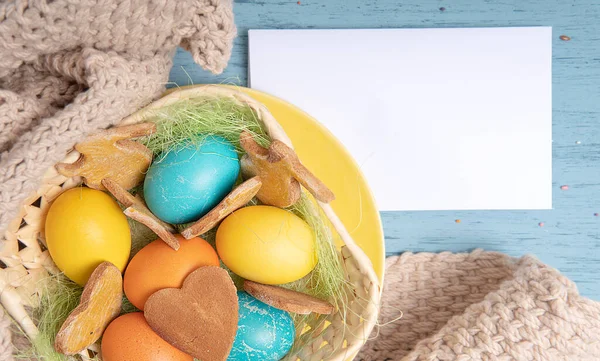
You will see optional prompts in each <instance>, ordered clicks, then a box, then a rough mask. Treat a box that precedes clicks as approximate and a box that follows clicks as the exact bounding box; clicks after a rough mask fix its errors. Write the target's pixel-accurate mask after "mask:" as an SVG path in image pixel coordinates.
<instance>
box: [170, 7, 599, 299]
mask: <svg viewBox="0 0 600 361" xmlns="http://www.w3.org/2000/svg"><path fill="white" fill-rule="evenodd" d="M441 7H444V8H445V10H444V11H441V10H440V8H441ZM235 14H236V23H237V25H238V30H239V34H240V35H239V37H238V38H237V39H236V41H235V46H234V50H233V56H232V59H231V61H230V63H229V66H228V68H227V69H226V70H225V72H224V73H223V74H221V75H219V76H213V75H211V74H210V73H207V72H205V71H203V70H202V69H200V67H198V66H197V65H195V64H194V63H193V60H192V58H191V56H190V55H189V54H187V53H186V52H185V51H183V50H181V49H180V50H179V51H178V52H177V55H176V57H175V65H174V67H173V70H172V71H171V81H173V82H174V83H177V84H179V85H185V84H188V83H189V82H193V83H196V84H200V83H222V82H225V83H233V84H239V85H245V84H246V76H247V41H248V38H247V30H248V29H266V28H291V29H309V28H415V27H419V28H422V27H480V26H530V25H544V26H553V27H554V35H553V38H554V40H553V54H554V55H553V103H554V104H553V108H554V111H553V127H554V129H553V138H554V146H553V157H554V161H553V168H554V170H553V180H554V195H553V203H554V208H555V209H554V210H551V211H531V212H526V211H476V212H467V211H461V212H452V211H445V212H384V213H382V218H383V223H384V229H385V234H386V247H387V251H388V253H389V254H393V253H398V252H403V251H407V250H409V251H413V252H418V251H428V252H438V251H446V250H448V251H453V252H464V251H469V250H471V249H473V248H484V249H487V250H495V251H501V252H506V253H508V254H511V255H514V256H521V255H523V254H527V253H530V254H535V255H536V256H537V257H539V258H540V259H541V260H542V261H543V262H545V263H547V264H549V265H551V266H553V267H556V268H558V269H559V270H561V271H562V272H563V273H564V274H565V275H567V276H568V277H570V278H571V279H573V280H575V281H576V282H577V284H578V286H579V289H580V291H581V293H582V294H583V295H585V296H589V297H592V298H594V299H597V300H600V282H599V281H600V217H597V216H594V213H595V212H600V66H599V65H600V2H598V1H596V0H578V1H565V0H531V1H520V0H513V1H510V0H504V1H492V0H485V1H467V0H454V1H451V0H405V1H397V0H378V1H362V0H320V1H316V0H301V4H300V5H298V4H297V1H295V0H294V1H292V0H290V1H283V0H260V1H258V0H256V1H254V0H244V1H236V3H235ZM563 34H565V35H568V36H570V37H571V40H570V41H562V40H560V39H559V36H560V35H563ZM348 76H349V77H351V76H352V74H348ZM188 77H189V78H188ZM578 141H579V142H581V144H577V142H578ZM400 166H401V165H400ZM563 184H567V185H569V190H566V191H562V190H560V186H561V185H563ZM518 186H519V184H517V183H515V184H507V185H506V187H518ZM455 219H460V220H461V222H460V223H456V222H455ZM539 222H544V226H543V227H539V226H538V223H539Z"/></svg>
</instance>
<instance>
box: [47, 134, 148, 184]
mask: <svg viewBox="0 0 600 361" xmlns="http://www.w3.org/2000/svg"><path fill="white" fill-rule="evenodd" d="M155 131H156V125H155V124H153V123H139V124H135V125H127V126H123V127H117V128H111V129H108V130H104V131H101V132H99V133H97V134H94V135H92V136H90V137H87V138H86V139H85V140H84V141H83V142H81V143H78V144H77V145H75V150H77V151H78V152H79V153H81V155H80V157H79V159H77V161H75V163H72V164H68V163H59V164H57V165H56V169H57V170H58V172H59V173H61V174H62V175H64V176H66V177H73V176H81V177H83V179H84V182H85V184H86V185H87V186H88V187H90V188H94V189H98V190H104V187H103V186H102V184H101V182H102V180H103V179H104V178H110V179H112V180H113V181H115V182H116V183H117V184H119V185H120V186H121V187H123V188H125V189H131V188H133V187H135V186H136V185H138V184H140V183H141V182H142V181H143V180H144V175H145V173H146V170H148V167H149V166H150V163H151V162H152V152H151V151H150V150H149V149H148V148H146V147H145V146H144V145H142V144H140V143H138V142H135V141H133V140H129V138H136V137H141V136H145V135H149V134H152V133H154V132H155Z"/></svg>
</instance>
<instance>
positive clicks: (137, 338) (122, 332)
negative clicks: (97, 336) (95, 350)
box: [101, 312, 193, 361]
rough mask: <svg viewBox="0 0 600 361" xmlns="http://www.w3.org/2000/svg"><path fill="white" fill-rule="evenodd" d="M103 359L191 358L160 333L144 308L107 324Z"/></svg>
mask: <svg viewBox="0 0 600 361" xmlns="http://www.w3.org/2000/svg"><path fill="white" fill-rule="evenodd" d="M101 347H102V360H103V361H131V360H136V361H192V360H193V358H192V356H190V355H188V354H186V353H183V352H182V351H179V350H178V349H176V348H175V347H173V346H171V345H170V344H169V343H167V341H165V340H163V339H162V338H160V336H158V335H157V334H156V333H154V331H152V329H151V328H150V325H148V322H146V319H145V318H144V314H143V313H142V312H134V313H128V314H126V315H123V316H120V317H118V318H116V319H115V320H114V321H112V322H111V323H110V325H108V327H107V328H106V331H104V335H103V336H102V346H101Z"/></svg>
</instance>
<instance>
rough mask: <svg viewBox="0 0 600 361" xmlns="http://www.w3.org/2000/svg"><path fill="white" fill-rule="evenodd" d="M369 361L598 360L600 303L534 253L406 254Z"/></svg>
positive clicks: (389, 267) (395, 264) (395, 272)
mask: <svg viewBox="0 0 600 361" xmlns="http://www.w3.org/2000/svg"><path fill="white" fill-rule="evenodd" d="M399 310H402V311H403V313H404V314H403V317H402V318H401V319H400V320H399V321H396V322H393V323H392V324H390V325H387V326H383V327H381V328H380V329H379V334H378V335H377V334H373V335H372V337H373V339H372V340H371V341H369V342H368V343H367V344H366V345H365V347H364V348H363V350H362V352H361V353H360V355H359V357H358V359H359V360H364V361H376V360H377V361H450V360H456V361H467V360H469V361H470V360H481V361H513V360H515V361H567V360H568V361H598V360H600V303H599V302H594V301H591V300H589V299H586V298H584V297H581V296H580V295H579V293H578V292H577V287H576V286H575V284H574V283H573V282H571V281H570V280H569V279H567V278H566V277H564V276H562V275H561V274H560V273H559V272H558V271H556V270H555V269H552V268H550V267H548V266H546V265H544V264H542V263H541V262H539V261H538V260H537V259H535V258H534V257H531V256H526V257H523V258H519V259H516V258H511V257H508V256H507V255H504V254H501V253H495V252H484V251H482V250H476V251H474V252H472V253H462V254H452V253H448V252H445V253H440V254H434V253H417V254H413V253H404V254H402V255H401V256H396V257H390V258H388V259H387V260H386V271H385V284H384V290H383V300H382V307H381V317H380V322H381V323H382V324H384V323H386V322H389V321H392V320H394V319H395V318H397V317H398V315H399V313H400V311H399Z"/></svg>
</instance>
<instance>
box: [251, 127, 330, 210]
mask: <svg viewBox="0 0 600 361" xmlns="http://www.w3.org/2000/svg"><path fill="white" fill-rule="evenodd" d="M240 145H241V146H242V148H244V150H245V151H246V154H245V155H244V156H243V157H242V160H241V167H242V174H243V176H244V177H245V178H249V177H253V176H259V177H260V179H261V181H262V183H263V186H262V187H261V188H260V190H259V191H258V194H257V195H256V196H257V198H258V199H259V200H260V201H261V202H263V203H265V204H268V205H272V206H276V207H280V208H285V207H289V206H291V205H292V204H294V203H296V202H297V201H298V200H299V199H300V196H301V195H302V190H301V187H300V185H302V186H304V188H306V189H307V190H308V191H309V192H310V193H311V194H312V195H313V196H314V197H315V198H316V199H317V200H319V201H321V202H325V203H329V202H331V201H332V200H334V199H335V196H334V195H333V193H332V192H331V191H330V190H329V188H327V186H325V184H323V182H321V181H320V180H319V179H318V178H317V177H315V176H314V175H313V174H312V173H311V172H310V171H309V170H308V169H306V167H305V166H303V165H302V163H301V162H300V160H299V159H298V156H297V155H296V153H294V151H293V150H292V149H291V148H290V147H288V146H287V145H285V144H284V143H282V142H280V141H278V140H274V141H273V142H272V143H271V145H270V146H269V148H268V149H266V148H263V147H261V146H260V145H259V144H258V143H256V141H255V140H254V138H253V137H252V135H251V134H250V133H248V132H246V131H244V132H243V133H242V134H241V136H240Z"/></svg>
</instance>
